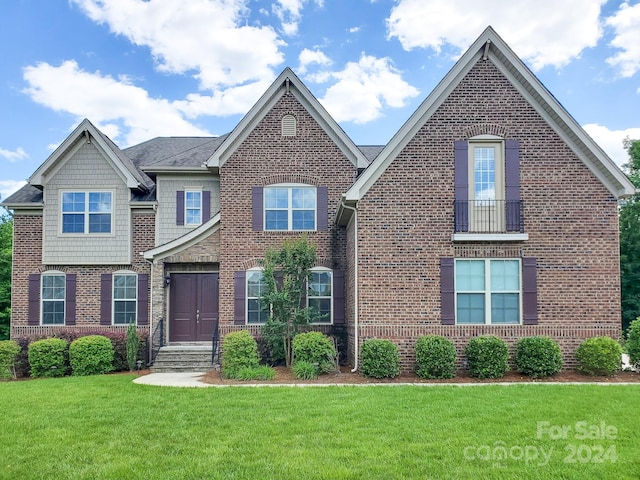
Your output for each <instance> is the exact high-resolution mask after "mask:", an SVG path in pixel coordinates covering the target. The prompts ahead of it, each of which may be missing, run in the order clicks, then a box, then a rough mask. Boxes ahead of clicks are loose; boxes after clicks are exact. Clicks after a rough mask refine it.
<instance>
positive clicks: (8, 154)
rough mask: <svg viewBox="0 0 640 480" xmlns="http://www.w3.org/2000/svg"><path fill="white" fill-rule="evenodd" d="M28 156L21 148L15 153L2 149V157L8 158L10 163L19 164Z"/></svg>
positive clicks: (0, 150)
mask: <svg viewBox="0 0 640 480" xmlns="http://www.w3.org/2000/svg"><path fill="white" fill-rule="evenodd" d="M28 156H29V155H27V152H25V151H24V150H23V149H22V148H21V147H18V148H17V150H16V151H15V152H12V151H11V150H5V149H4V148H0V157H3V158H6V159H7V160H9V161H10V162H17V161H18V160H22V159H24V158H27V157H28Z"/></svg>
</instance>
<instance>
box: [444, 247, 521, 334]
mask: <svg viewBox="0 0 640 480" xmlns="http://www.w3.org/2000/svg"><path fill="white" fill-rule="evenodd" d="M458 261H484V262H485V269H484V278H485V289H484V292H483V293H484V298H485V302H484V320H485V321H484V323H458V293H481V292H479V291H464V290H461V291H459V290H458V286H457V280H458V275H457V263H458ZM493 261H517V262H518V283H519V285H518V287H519V290H518V292H515V291H511V290H509V291H506V290H505V291H501V292H493V290H491V289H490V287H491V262H493ZM453 271H454V274H453V279H454V280H453V282H454V289H453V291H454V312H455V319H456V323H455V324H456V325H460V326H463V327H464V326H474V325H496V326H499V327H505V326H511V325H522V259H520V258H456V259H455V264H454V270H453ZM492 293H518V323H492V322H491V294H492Z"/></svg>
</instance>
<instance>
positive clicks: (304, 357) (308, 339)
mask: <svg viewBox="0 0 640 480" xmlns="http://www.w3.org/2000/svg"><path fill="white" fill-rule="evenodd" d="M291 349H292V350H293V361H294V363H296V362H309V363H315V364H318V370H319V371H320V372H322V373H327V372H331V371H333V370H335V368H336V367H335V358H336V349H335V347H334V346H333V342H332V341H331V339H330V338H329V337H327V336H326V335H324V334H322V333H320V332H306V333H299V334H298V335H296V336H295V337H293V342H292V343H291Z"/></svg>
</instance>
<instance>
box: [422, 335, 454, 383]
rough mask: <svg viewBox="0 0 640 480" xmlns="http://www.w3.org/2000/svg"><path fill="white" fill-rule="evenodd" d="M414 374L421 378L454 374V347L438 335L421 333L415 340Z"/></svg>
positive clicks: (446, 339) (443, 376)
mask: <svg viewBox="0 0 640 480" xmlns="http://www.w3.org/2000/svg"><path fill="white" fill-rule="evenodd" d="M415 348H416V364H417V365H416V374H417V375H418V376H419V377H421V378H453V377H455V376H456V347H455V346H454V345H453V342H452V341H451V340H449V339H448V338H444V337H442V336H440V335H423V336H421V337H419V338H418V341H417V342H416V347H415Z"/></svg>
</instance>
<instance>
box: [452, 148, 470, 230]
mask: <svg viewBox="0 0 640 480" xmlns="http://www.w3.org/2000/svg"><path fill="white" fill-rule="evenodd" d="M454 185H455V186H454V188H455V207H454V219H455V231H456V232H468V231H469V144H468V143H467V142H466V141H465V140H458V141H456V142H454Z"/></svg>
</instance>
